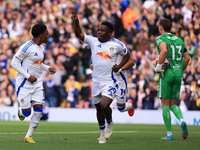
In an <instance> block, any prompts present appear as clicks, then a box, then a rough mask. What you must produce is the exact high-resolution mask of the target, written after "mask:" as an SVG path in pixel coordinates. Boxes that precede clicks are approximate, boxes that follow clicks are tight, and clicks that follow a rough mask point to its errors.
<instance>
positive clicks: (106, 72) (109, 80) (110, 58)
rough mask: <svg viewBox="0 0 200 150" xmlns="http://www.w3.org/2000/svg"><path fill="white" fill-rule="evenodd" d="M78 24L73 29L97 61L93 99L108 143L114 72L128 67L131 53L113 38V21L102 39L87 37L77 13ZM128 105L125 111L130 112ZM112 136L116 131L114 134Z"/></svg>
mask: <svg viewBox="0 0 200 150" xmlns="http://www.w3.org/2000/svg"><path fill="white" fill-rule="evenodd" d="M71 18H72V19H73V21H74V24H73V27H74V31H75V34H76V36H77V37H78V38H79V39H80V40H81V41H83V42H85V43H87V44H89V45H90V47H91V52H92V55H91V58H92V62H93V79H92V99H93V103H94V105H95V107H96V110H97V120H98V123H99V128H100V131H101V135H100V139H99V143H106V137H108V136H110V135H108V134H109V133H106V130H105V118H106V120H107V123H108V124H109V125H110V126H111V127H112V124H113V122H112V109H111V108H110V104H111V102H112V100H113V96H114V93H115V91H114V90H115V86H116V84H115V80H114V79H113V72H118V71H119V70H120V68H122V66H124V65H125V64H126V63H127V61H128V59H129V58H130V54H129V52H128V51H127V49H126V48H124V47H123V46H122V45H121V44H120V42H117V41H113V40H112V39H111V35H112V32H113V30H114V28H113V25H112V24H111V23H110V22H107V21H104V22H102V23H101V25H100V26H99V28H98V32H97V35H98V38H95V37H91V36H88V35H85V34H84V33H83V32H82V31H81V28H80V25H79V20H78V16H77V15H76V13H75V11H73V15H72V17H71ZM118 55H121V56H123V59H122V61H121V63H120V64H118V65H116V61H117V57H118ZM131 107H132V105H131V104H130V105H127V107H126V108H125V109H127V110H128V109H130V108H131ZM111 134H112V132H111Z"/></svg>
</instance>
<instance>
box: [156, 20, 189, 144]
mask: <svg viewBox="0 0 200 150" xmlns="http://www.w3.org/2000/svg"><path fill="white" fill-rule="evenodd" d="M171 27H172V24H171V22H170V21H169V20H168V19H161V20H159V31H160V33H161V36H159V37H158V38H157V39H156V45H157V50H158V53H159V54H160V56H159V59H158V64H157V65H156V68H155V69H154V70H155V72H157V73H160V74H159V80H158V97H159V98H161V101H162V111H163V120H164V123H165V126H166V130H167V136H166V137H164V138H162V139H164V140H173V136H172V130H171V115H170V109H171V111H172V112H173V113H174V115H175V116H176V117H177V118H178V119H179V120H180V124H181V129H182V137H183V139H186V138H187V136H188V130H187V125H186V122H185V121H184V119H183V115H182V112H181V109H180V108H179V107H178V106H177V100H178V99H179V95H180V87H181V79H182V76H183V71H184V70H185V68H186V67H187V65H188V62H189V60H190V56H189V54H188V52H187V49H186V48H185V44H184V42H183V40H182V39H181V38H179V37H177V36H175V35H174V34H171V33H170V31H171ZM166 57H168V58H169V65H168V66H167V67H166V68H165V67H164V68H163V63H164V60H165V59H166Z"/></svg>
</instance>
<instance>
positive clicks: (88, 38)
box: [83, 34, 95, 45]
mask: <svg viewBox="0 0 200 150" xmlns="http://www.w3.org/2000/svg"><path fill="white" fill-rule="evenodd" d="M94 39H95V38H94V37H92V36H89V35H86V34H84V41H83V42H84V43H86V44H89V45H91V44H92V42H93V41H94Z"/></svg>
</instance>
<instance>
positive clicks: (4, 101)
mask: <svg viewBox="0 0 200 150" xmlns="http://www.w3.org/2000/svg"><path fill="white" fill-rule="evenodd" d="M11 102H12V101H11V99H10V97H8V96H7V93H6V89H4V90H1V93H0V106H10V105H11Z"/></svg>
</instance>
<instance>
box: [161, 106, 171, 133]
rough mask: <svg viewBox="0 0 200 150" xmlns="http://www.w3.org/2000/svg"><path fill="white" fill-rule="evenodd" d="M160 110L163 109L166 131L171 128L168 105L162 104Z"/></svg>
mask: <svg viewBox="0 0 200 150" xmlns="http://www.w3.org/2000/svg"><path fill="white" fill-rule="evenodd" d="M162 111H163V120H164V122H165V127H166V130H167V131H172V128H171V114H170V109H169V106H162Z"/></svg>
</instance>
